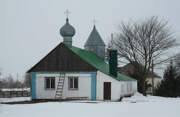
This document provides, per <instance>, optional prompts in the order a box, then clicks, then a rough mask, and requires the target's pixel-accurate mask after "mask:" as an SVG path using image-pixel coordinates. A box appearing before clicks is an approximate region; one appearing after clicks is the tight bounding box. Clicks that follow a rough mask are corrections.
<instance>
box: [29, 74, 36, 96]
mask: <svg viewBox="0 0 180 117" xmlns="http://www.w3.org/2000/svg"><path fill="white" fill-rule="evenodd" d="M30 75H31V99H36V73H35V72H32V73H30Z"/></svg>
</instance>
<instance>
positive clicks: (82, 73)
mask: <svg viewBox="0 0 180 117" xmlns="http://www.w3.org/2000/svg"><path fill="white" fill-rule="evenodd" d="M31 73H37V74H60V73H71V74H93V73H96V72H31Z"/></svg>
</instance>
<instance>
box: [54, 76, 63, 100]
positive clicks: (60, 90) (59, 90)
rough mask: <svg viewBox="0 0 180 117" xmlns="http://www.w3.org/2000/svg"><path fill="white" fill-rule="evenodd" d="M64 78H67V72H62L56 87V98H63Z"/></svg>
mask: <svg viewBox="0 0 180 117" xmlns="http://www.w3.org/2000/svg"><path fill="white" fill-rule="evenodd" d="M64 80H65V73H61V74H60V76H59V80H58V85H57V88H56V94H55V99H62V94H63V87H64Z"/></svg>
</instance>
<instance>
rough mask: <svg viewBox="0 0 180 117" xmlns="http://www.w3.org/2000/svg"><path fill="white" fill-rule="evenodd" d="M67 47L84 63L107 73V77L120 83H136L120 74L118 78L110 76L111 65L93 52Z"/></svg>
mask: <svg viewBox="0 0 180 117" xmlns="http://www.w3.org/2000/svg"><path fill="white" fill-rule="evenodd" d="M66 47H68V48H69V49H70V50H71V51H73V52H74V53H75V54H77V55H78V56H80V57H81V58H82V59H83V60H84V61H86V62H88V63H89V64H91V65H92V66H93V67H95V68H96V69H98V70H99V71H101V72H103V73H105V74H106V75H109V76H111V77H113V78H114V79H116V80H119V81H135V79H133V78H131V77H128V76H126V75H122V74H120V73H118V76H117V77H115V76H112V75H110V74H109V65H108V64H107V63H105V62H104V61H103V60H102V59H101V58H100V57H98V56H96V54H94V53H93V52H91V51H87V50H83V49H80V48H77V47H74V46H68V45H66Z"/></svg>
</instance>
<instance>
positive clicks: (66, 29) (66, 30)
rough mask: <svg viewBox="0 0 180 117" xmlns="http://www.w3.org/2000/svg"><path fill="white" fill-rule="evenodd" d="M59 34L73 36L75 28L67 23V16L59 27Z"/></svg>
mask: <svg viewBox="0 0 180 117" xmlns="http://www.w3.org/2000/svg"><path fill="white" fill-rule="evenodd" d="M60 34H61V36H63V37H73V36H74V35H75V29H74V27H73V26H72V25H71V24H69V19H68V18H66V24H65V25H64V26H63V27H62V28H61V29H60Z"/></svg>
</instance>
